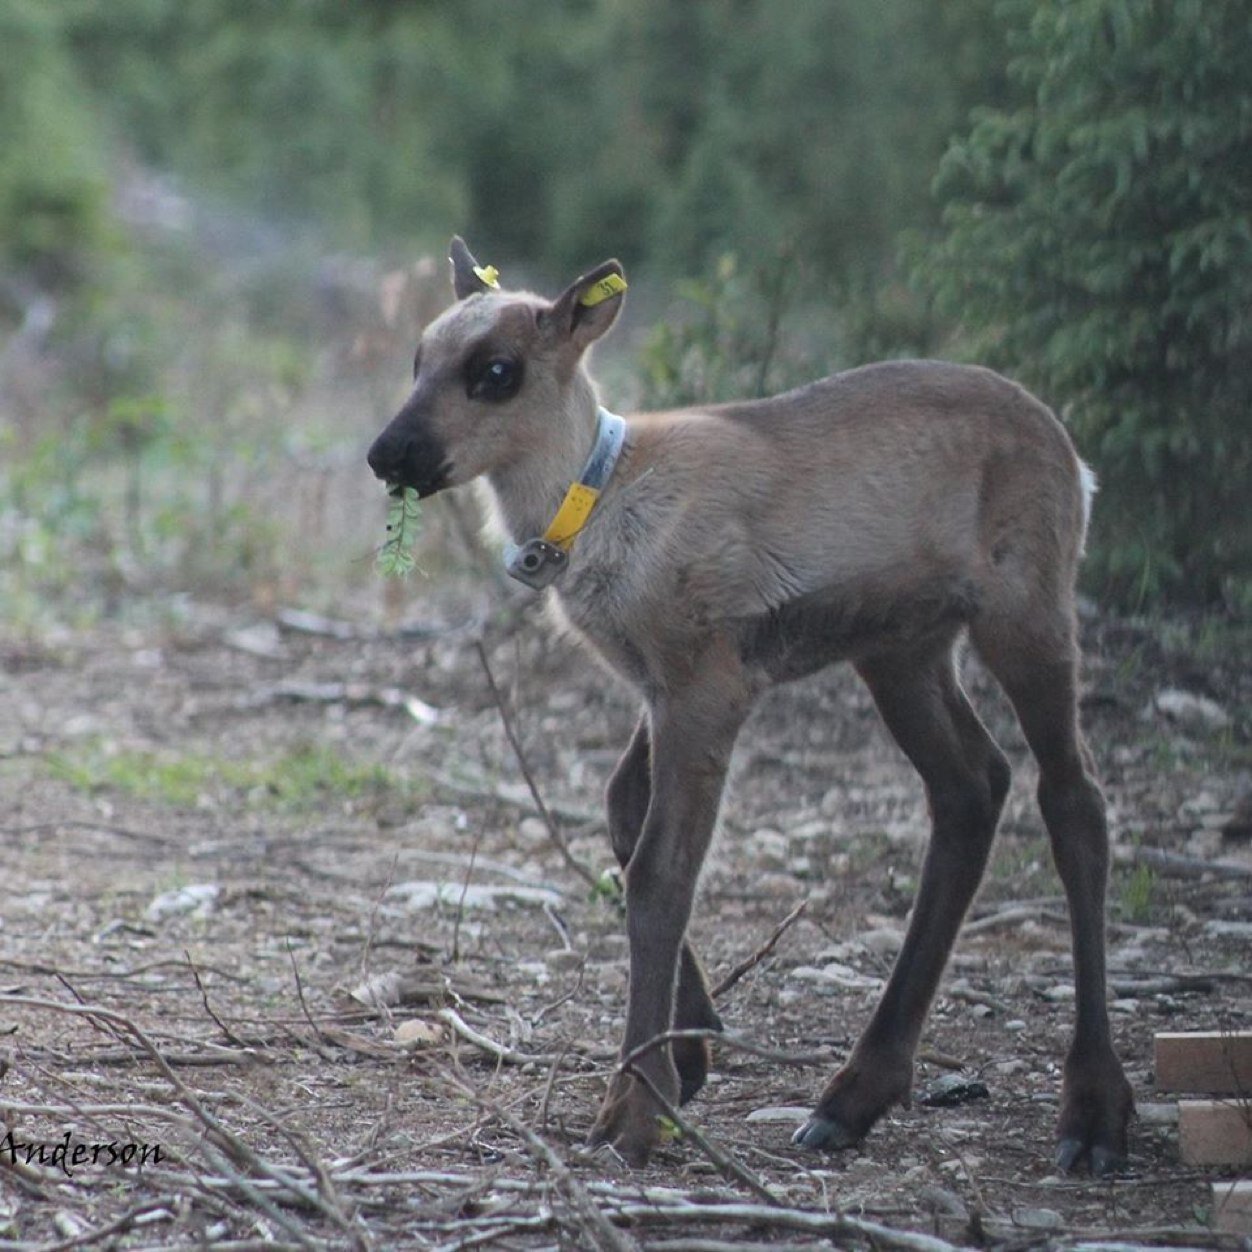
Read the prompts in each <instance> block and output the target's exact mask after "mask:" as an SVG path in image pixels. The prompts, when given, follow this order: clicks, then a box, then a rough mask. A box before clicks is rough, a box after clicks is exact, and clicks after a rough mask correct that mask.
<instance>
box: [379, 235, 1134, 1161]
mask: <svg viewBox="0 0 1252 1252" xmlns="http://www.w3.org/2000/svg"><path fill="white" fill-rule="evenodd" d="M451 252H452V255H451V260H452V272H453V289H454V292H455V294H456V297H457V300H456V302H455V303H454V304H453V305H452V307H451V308H449V309H448V310H447V311H446V312H444V313H443V314H442V315H441V316H440V317H439V318H438V319H437V320H436V321H434V322H433V323H432V324H431V325H430V326H429V327H428V328H427V329H426V331H425V333H424V334H423V335H422V339H421V344H420V346H419V348H418V352H417V359H416V361H415V363H414V381H413V389H412V392H411V394H410V396H409V398H408V400H407V401H406V402H405V404H404V406H403V407H402V408H401V410H400V412H399V413H398V414H397V415H396V417H395V418H394V419H393V420H392V422H391V423H390V425H388V426H387V428H386V429H385V430H384V431H383V432H382V434H380V435H379V437H378V439H377V440H376V441H375V443H374V445H373V447H372V448H371V449H370V452H369V464H370V466H371V468H372V469H373V470H374V472H375V473H376V474H377V475H378V476H379V477H380V478H382V479H384V480H386V481H387V482H388V483H390V484H392V485H399V486H409V487H414V488H416V489H417V491H418V492H419V493H420V494H421V495H423V496H428V495H431V494H433V493H434V492H437V491H440V490H442V489H443V488H445V487H453V486H456V485H458V484H461V483H467V482H469V481H471V480H472V479H477V478H483V479H485V480H486V485H487V487H488V488H489V492H488V496H489V500H490V503H491V505H492V506H493V508H494V513H495V519H496V522H497V523H498V525H499V528H500V529H501V530H502V531H503V533H504V535H505V536H506V537H507V539H508V540H509V541H510V542H509V545H508V547H507V548H506V558H505V559H506V564H507V566H508V568H509V570H510V572H511V573H513V574H514V575H515V576H517V577H518V578H520V579H522V581H524V582H527V583H529V584H530V585H531V586H534V587H542V586H546V585H548V584H552V588H553V591H554V597H553V598H554V602H555V607H556V609H557V610H558V611H559V613H560V614H561V615H562V616H563V617H564V618H565V619H566V621H567V622H568V624H569V625H571V626H572V627H573V628H574V630H575V631H576V632H577V633H578V634H579V635H581V636H582V638H583V639H584V640H586V642H587V643H589V644H590V646H591V647H592V648H593V649H594V650H595V651H596V652H597V653H598V654H599V656H600V657H601V658H602V659H603V660H604V661H605V662H606V663H607V664H608V666H609V667H610V668H612V669H613V670H615V671H616V672H617V673H618V674H619V675H621V676H622V678H624V679H625V680H626V682H628V683H629V684H630V685H631V686H632V687H633V688H634V689H635V690H636V691H637V692H638V693H639V695H640V696H641V697H642V700H643V713H642V716H641V718H640V720H639V723H638V726H637V728H636V730H635V732H634V736H633V738H632V739H631V742H630V746H629V747H628V748H627V749H626V752H625V755H624V756H623V757H622V759H621V761H620V763H619V764H618V766H617V768H616V770H615V771H614V773H613V776H612V779H611V781H610V783H609V786H608V795H607V800H608V825H609V833H610V836H611V838H612V843H613V850H614V852H615V854H616V856H617V859H618V860H619V861H620V862H621V864H622V866H623V868H624V870H625V882H626V917H627V929H628V932H629V940H630V983H629V992H628V1000H627V1008H626V1027H625V1036H624V1039H623V1042H622V1048H623V1055H625V1054H627V1053H631V1052H633V1051H635V1050H636V1049H639V1048H641V1046H642V1045H645V1044H647V1043H648V1041H649V1040H653V1039H655V1037H656V1036H658V1035H660V1034H662V1033H664V1032H666V1031H668V1030H670V1029H682V1028H698V1027H706V1028H712V1029H714V1030H716V1029H719V1028H720V1022H719V1019H718V1016H717V1013H716V1012H715V1010H714V1008H713V1004H712V1002H711V1000H710V997H709V992H708V988H707V985H706V982H705V977H704V973H703V971H702V968H701V965H700V962H699V960H698V959H697V957H696V954H695V953H694V952H693V951H692V948H691V946H690V944H689V943H688V941H687V939H686V931H687V923H688V919H689V917H690V914H691V908H692V901H693V898H694V895H695V891H696V882H697V879H698V877H699V874H700V867H701V863H702V862H703V860H704V856H705V852H706V850H707V849H708V846H709V841H710V839H711V837H712V835H713V829H714V825H715V823H716V820H717V812H718V806H719V804H720V799H721V794H722V789H723V783H724V781H725V778H726V770H727V766H728V764H729V762H730V756H731V749H732V747H733V745H734V742H735V737H736V735H737V733H738V731H739V729H740V727H741V726H742V725H743V723H744V720H745V718H747V716H748V713H749V711H750V710H751V708H752V706H753V702H754V701H755V700H756V698H757V697H758V696H759V695H760V694H761V692H762V691H764V690H765V689H766V688H768V687H770V686H771V685H772V684H774V683H778V682H782V681H785V680H789V679H794V678H799V677H802V676H804V675H807V674H811V673H813V672H815V671H817V670H818V669H820V668H822V667H823V666H826V665H828V664H830V663H832V662H835V661H850V662H851V663H852V664H853V665H854V666H855V667H856V670H857V672H858V673H859V674H860V676H861V678H862V679H863V680H864V681H865V683H866V685H867V686H868V687H869V690H870V692H871V693H872V694H873V698H874V700H875V702H876V703H877V706H878V709H879V711H880V713H881V715H882V718H883V721H884V722H885V723H886V725H887V728H888V729H889V730H890V732H891V734H892V735H893V736H894V737H895V740H896V742H897V743H898V744H899V745H900V747H901V748H902V749H903V751H904V753H905V755H906V756H907V757H908V759H909V760H910V761H911V762H912V763H913V765H914V766H915V767H916V769H917V771H918V773H919V774H920V775H921V778H922V781H923V783H924V784H925V788H926V795H927V798H928V800H929V807H930V814H931V820H932V832H931V838H930V844H929V848H928V851H927V854H926V858H925V864H924V868H923V871H922V876H921V886H920V888H919V891H918V896H917V901H916V904H915V906H914V908H913V912H912V916H911V919H910V921H909V925H908V932H907V935H906V937H905V940H904V945H903V947H902V949H901V951H900V955H899V958H898V960H897V961H896V963H895V967H894V969H893V970H892V973H891V977H890V981H889V982H888V984H887V987H886V990H885V991H884V993H883V995H882V999H881V1000H880V1002H879V1003H878V1006H877V1008H876V1009H875V1011H874V1014H873V1016H872V1018H871V1019H870V1022H869V1024H868V1025H867V1026H866V1028H865V1030H864V1032H863V1034H862V1035H861V1036H860V1038H859V1040H858V1041H857V1043H856V1046H855V1047H854V1048H853V1050H852V1053H851V1055H850V1056H849V1057H848V1059H847V1063H846V1064H845V1065H844V1066H843V1068H842V1069H840V1070H839V1071H838V1072H837V1073H836V1074H835V1075H834V1077H833V1078H832V1079H831V1080H830V1082H829V1084H828V1085H827V1087H826V1089H825V1090H824V1091H823V1092H822V1095H821V1098H820V1099H819V1100H818V1103H817V1107H816V1109H815V1110H814V1112H813V1114H812V1116H811V1117H810V1118H809V1120H808V1121H807V1123H806V1124H805V1125H804V1126H802V1127H801V1128H800V1130H799V1131H798V1132H797V1133H796V1135H795V1137H794V1141H795V1142H796V1143H797V1144H799V1145H801V1146H803V1147H806V1148H813V1149H820V1148H841V1147H846V1146H849V1145H852V1144H856V1143H858V1142H859V1141H860V1140H861V1139H862V1138H863V1137H864V1136H865V1134H866V1133H867V1132H868V1131H869V1129H870V1127H871V1126H872V1125H873V1124H874V1122H875V1121H877V1119H878V1118H879V1117H881V1116H882V1115H883V1113H884V1112H885V1111H886V1110H887V1109H889V1108H890V1107H891V1106H892V1105H893V1104H896V1103H900V1102H907V1100H908V1097H909V1092H910V1086H911V1081H912V1069H913V1055H914V1051H915V1049H916V1046H917V1042H918V1038H919V1035H920V1033H921V1029H922V1023H923V1020H924V1019H925V1016H926V1012H927V1009H928V1007H929V1005H930V1001H931V999H932V997H933V995H934V993H935V988H936V985H937V984H938V982H939V978H940V975H941V974H942V972H943V968H944V964H945V962H946V960H947V957H948V953H949V951H950V949H951V947H952V944H953V941H954V940H955V938H956V936H957V932H958V931H959V929H960V927H961V922H962V919H963V917H964V916H965V912H966V909H967V907H968V905H969V903H970V900H971V899H972V897H973V895H974V892H975V890H976V888H977V887H978V883H979V880H980V878H981V876H982V873H983V869H984V867H985V865H986V862H987V855H988V852H989V849H990V847H991V842H992V838H993V835H994V833H995V829H996V823H997V821H998V819H999V815H1000V810H1001V807H1002V805H1003V803H1004V798H1005V793H1006V792H1007V790H1008V786H1009V765H1008V762H1007V761H1006V759H1005V757H1004V754H1003V753H1002V752H1001V751H1000V749H999V748H998V747H997V746H996V744H995V743H994V742H993V740H992V739H991V737H990V735H989V734H988V733H987V731H986V729H985V728H984V726H983V724H982V722H981V721H980V720H979V718H978V716H977V714H976V713H975V712H974V710H973V708H972V707H971V706H970V703H969V701H968V699H967V698H966V696H965V693H964V691H963V690H962V688H961V684H960V680H959V677H958V673H957V666H956V663H955V659H954V651H955V647H956V644H957V642H958V639H959V637H960V636H962V635H963V634H964V635H967V636H968V638H969V641H970V643H971V644H972V646H973V647H974V648H975V649H976V650H977V652H978V654H979V655H980V656H981V657H982V659H983V660H984V662H985V663H986V665H987V667H988V669H989V670H990V671H991V673H992V674H994V675H995V677H996V679H997V681H998V682H999V683H1000V684H1001V685H1002V686H1003V688H1004V690H1005V691H1006V693H1007V694H1008V697H1009V699H1010V700H1011V701H1012V704H1013V707H1014V709H1015V710H1016V713H1017V716H1018V719H1019V720H1020V723H1021V727H1022V730H1023V732H1024V734H1025V737H1026V740H1027V742H1028V743H1029V745H1030V749H1031V751H1032V752H1033V754H1034V756H1035V758H1036V760H1037V761H1038V766H1039V786H1038V798H1039V805H1040V808H1041V810H1042V813H1043V819H1044V822H1045V824H1046V826H1047V830H1048V834H1049V836H1050V839H1051V844H1052V851H1053V855H1054V857H1055V860H1056V865H1057V868H1058V870H1059V871H1060V876H1061V879H1062V881H1063V883H1064V886H1065V892H1066V895H1067V897H1068V900H1069V908H1070V917H1071V925H1072V932H1073V953H1074V972H1075V982H1076V988H1077V1024H1076V1029H1075V1033H1074V1038H1073V1042H1072V1045H1071V1047H1070V1049H1069V1054H1068V1056H1067V1058H1066V1061H1065V1067H1064V1076H1063V1087H1062V1093H1061V1105H1060V1119H1059V1123H1058V1131H1057V1133H1058V1147H1057V1152H1056V1159H1057V1162H1058V1164H1059V1165H1060V1166H1061V1167H1062V1168H1064V1169H1070V1168H1073V1167H1075V1166H1076V1165H1078V1164H1079V1163H1080V1162H1084V1161H1085V1162H1088V1163H1089V1164H1090V1166H1091V1168H1092V1170H1093V1171H1094V1172H1096V1173H1104V1172H1107V1171H1110V1170H1112V1169H1115V1168H1116V1167H1117V1165H1118V1164H1119V1163H1120V1162H1121V1161H1122V1160H1123V1159H1124V1157H1125V1153H1126V1124H1127V1121H1128V1120H1129V1117H1130V1114H1131V1111H1132V1099H1131V1092H1130V1087H1129V1084H1128V1083H1127V1081H1126V1079H1125V1076H1124V1075H1123V1073H1122V1068H1121V1065H1120V1064H1119V1062H1118V1060H1117V1057H1116V1055H1115V1054H1114V1051H1113V1047H1112V1043H1111V1039H1110V1033H1109V1023H1108V1015H1107V1011H1106V1007H1105V953H1104V912H1103V911H1104V896H1105V882H1106V878H1107V863H1108V835H1107V830H1106V825H1105V810H1104V801H1103V797H1102V795H1101V792H1100V788H1099V786H1098V785H1097V783H1096V781H1095V779H1094V777H1093V774H1092V764H1091V757H1090V754H1089V752H1088V750H1087V747H1086V745H1085V743H1084V742H1083V738H1082V734H1081V731H1080V729H1079V725H1078V715H1077V709H1078V704H1077V684H1078V663H1079V656H1078V648H1077V644H1076V638H1075V636H1076V631H1075V613H1074V577H1075V571H1076V568H1077V566H1078V562H1079V558H1080V555H1081V552H1082V547H1083V538H1084V532H1085V529H1086V524H1087V515H1088V511H1089V506H1090V497H1091V491H1092V488H1093V485H1094V483H1093V479H1092V477H1091V475H1090V474H1089V472H1088V471H1087V470H1086V468H1085V467H1084V466H1083V465H1082V464H1081V463H1080V462H1079V460H1078V458H1077V456H1076V455H1075V453H1074V448H1073V446H1072V444H1071V442H1070V440H1069V437H1068V436H1067V434H1066V432H1065V430H1064V429H1063V428H1062V426H1061V424H1060V422H1058V421H1057V419H1056V418H1055V417H1054V416H1053V415H1052V413H1051V412H1050V411H1049V410H1048V409H1047V408H1046V407H1045V406H1044V405H1043V404H1041V403H1040V402H1039V401H1038V400H1036V399H1034V398H1033V397H1032V396H1031V395H1029V394H1028V393H1027V392H1026V391H1024V390H1023V389H1022V388H1021V387H1019V386H1017V385H1015V384H1014V383H1012V382H1009V381H1008V380H1006V379H1004V378H1002V377H1000V376H999V375H997V374H994V373H991V372H990V371H988V370H985V369H977V368H973V367H967V366H960V365H950V364H944V363H941V362H936V361H895V362H890V363H887V364H881V365H870V366H866V367H864V368H861V369H853V370H849V371H847V372H846V373H842V374H836V375H835V376H834V377H831V378H825V379H822V380H821V381H819V382H815V383H812V384H811V385H809V386H806V387H801V388H799V389H797V390H794V391H789V392H786V393H785V394H783V395H778V396H774V397H772V398H769V399H763V400H753V401H746V402H741V403H734V404H719V405H710V406H699V407H695V408H690V409H682V410H678V411H673V412H664V413H647V414H641V415H638V416H634V417H631V418H630V420H629V421H625V422H623V421H622V419H620V418H617V417H614V416H613V415H612V414H610V413H608V412H607V411H606V410H605V409H603V408H601V407H600V405H599V402H598V399H597V393H596V389H595V387H594V385H593V383H592V381H591V378H590V377H589V375H588V373H587V369H586V363H585V360H584V357H585V354H586V352H587V349H588V348H589V347H590V346H591V345H592V344H593V343H594V342H595V341H596V340H597V339H599V338H600V336H601V335H603V334H604V333H605V331H607V330H608V329H609V327H610V326H612V324H613V322H614V321H615V319H616V317H617V314H618V311H619V309H620V306H621V303H622V299H623V295H622V293H623V291H624V290H625V286H626V284H625V281H624V278H623V275H622V269H621V266H620V265H618V263H617V262H616V261H607V262H605V263H604V264H603V265H601V266H599V267H598V268H597V269H595V270H593V271H591V272H590V273H588V274H585V275H583V276H582V277H581V278H579V279H577V280H576V281H575V282H574V283H573V284H572V285H571V286H570V287H569V288H568V289H567V290H566V291H565V292H564V294H562V295H561V296H560V297H559V298H558V299H557V300H556V301H555V302H550V301H548V300H545V299H542V298H540V297H538V296H535V295H531V294H528V293H520V292H505V291H503V290H501V289H500V288H499V286H498V284H497V282H496V275H495V272H494V271H493V270H491V269H483V268H482V267H480V266H478V265H477V264H476V263H475V261H474V259H473V257H472V256H471V255H470V253H469V251H468V250H467V249H466V247H465V244H464V243H463V242H462V241H461V240H460V239H454V240H453V241H452V250H451ZM708 1063H709V1058H708V1054H707V1050H706V1047H705V1045H704V1043H703V1042H702V1041H699V1042H692V1041H690V1040H680V1041H673V1042H671V1043H670V1045H669V1046H657V1047H654V1048H652V1050H651V1051H647V1052H646V1054H645V1055H644V1057H643V1059H641V1060H639V1061H637V1062H636V1065H637V1067H638V1069H639V1070H641V1071H643V1073H644V1074H646V1075H647V1078H648V1080H649V1081H650V1082H651V1084H653V1085H654V1086H655V1088H656V1089H657V1090H658V1091H659V1092H660V1093H661V1094H662V1095H663V1096H664V1097H666V1098H667V1099H668V1100H671V1101H677V1100H680V1099H681V1100H686V1099H689V1098H690V1097H691V1096H692V1095H694V1094H695V1092H696V1091H697V1090H698V1089H699V1088H700V1086H701V1085H702V1083H703V1082H704V1080H705V1077H706V1074H707V1070H708ZM658 1109H659V1105H658V1104H657V1102H656V1100H655V1098H654V1096H653V1094H652V1093H651V1091H650V1090H649V1089H648V1086H647V1084H646V1083H644V1082H641V1081H640V1079H639V1078H638V1077H637V1076H636V1074H635V1073H633V1072H631V1070H629V1069H627V1070H626V1071H625V1072H619V1073H618V1074H617V1075H616V1076H615V1077H614V1078H613V1080H612V1081H611V1082H610V1085H609V1089H608V1092H607V1094H606V1096H605V1099H604V1102H603V1105H602V1107H601V1109H600V1112H599V1115H598V1116H597V1118H596V1121H595V1124H594V1126H593V1128H592V1131H591V1140H592V1142H593V1143H609V1144H612V1145H613V1146H614V1147H615V1148H616V1149H617V1150H618V1151H619V1152H620V1153H621V1154H622V1155H623V1156H624V1157H625V1158H626V1159H627V1160H628V1161H630V1162H632V1163H640V1164H641V1163H643V1162H645V1161H646V1160H647V1159H648V1156H649V1154H650V1152H651V1151H652V1149H653V1147H654V1146H655V1145H656V1144H657V1142H658V1140H659V1137H660V1126H659V1124H658Z"/></svg>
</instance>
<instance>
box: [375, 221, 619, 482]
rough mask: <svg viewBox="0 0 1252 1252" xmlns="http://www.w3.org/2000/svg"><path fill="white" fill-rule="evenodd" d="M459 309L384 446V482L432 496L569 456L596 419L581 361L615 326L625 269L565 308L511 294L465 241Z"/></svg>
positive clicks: (606, 271)
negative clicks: (565, 451)
mask: <svg viewBox="0 0 1252 1252" xmlns="http://www.w3.org/2000/svg"><path fill="white" fill-rule="evenodd" d="M450 259H451V262H452V289H453V291H454V293H455V295H456V301H455V303H454V304H453V305H452V306H451V307H450V308H448V309H447V310H446V311H445V312H444V313H442V314H441V315H440V316H439V317H438V318H436V319H435V321H433V322H432V323H431V324H430V325H429V326H428V327H427V328H426V330H425V332H424V333H423V335H422V339H421V343H420V344H419V345H418V349H417V356H416V358H415V359H414V362H413V389H412V391H411V392H410V393H409V397H408V399H407V400H406V401H405V403H404V405H403V407H402V408H401V409H400V411H399V413H397V414H396V416H395V417H394V418H392V420H391V422H390V423H389V424H388V425H387V427H386V429H385V430H384V431H383V432H382V434H380V435H379V436H378V438H377V439H376V440H375V441H374V444H373V446H372V447H371V448H370V450H369V456H368V461H369V466H370V468H371V469H372V470H373V471H374V473H375V474H377V475H378V477H379V478H381V479H384V480H385V481H386V482H388V483H391V484H393V485H396V486H402V487H413V488H415V489H416V490H417V492H418V494H419V495H422V496H429V495H433V494H434V493H435V492H436V491H441V490H442V489H443V488H445V487H455V486H459V485H460V484H462V483H467V482H470V481H471V480H472V479H475V478H477V477H479V476H480V475H483V474H486V475H491V474H494V473H500V472H504V471H505V470H507V469H508V468H509V467H510V466H511V465H515V464H518V463H519V462H522V461H525V460H526V459H527V458H530V457H535V456H543V455H544V453H545V451H547V450H549V449H554V448H560V447H562V446H566V447H567V446H568V445H569V441H570V440H571V438H572V437H573V436H572V430H573V429H574V428H576V424H577V423H578V422H579V420H580V415H581V420H582V421H583V422H584V423H585V421H586V419H587V415H588V414H593V413H594V410H595V393H594V391H593V389H592V385H591V382H590V380H589V379H588V377H587V375H586V373H585V372H584V370H583V369H582V360H583V354H584V353H585V352H586V350H587V348H588V347H589V346H590V345H591V344H592V343H594V342H595V340H597V339H598V338H599V337H600V336H601V335H603V334H604V332H605V331H606V330H608V329H609V327H610V326H612V324H613V322H614V321H615V320H616V318H617V314H618V311H619V309H620V307H621V303H622V292H623V291H624V290H625V283H624V282H623V281H621V279H622V267H621V266H620V265H619V264H618V262H617V261H605V262H604V263H603V264H602V265H599V266H597V267H596V268H595V269H594V270H591V271H590V272H589V273H587V274H584V275H582V276H581V277H580V278H577V279H575V281H574V282H573V283H571V284H570V286H569V287H567V288H566V290H565V291H564V292H563V293H562V294H561V295H560V296H559V297H558V298H557V299H556V300H555V301H548V300H545V299H543V298H542V297H540V296H536V295H532V294H530V293H529V292H508V291H502V290H501V289H500V288H499V287H498V286H497V285H496V281H495V274H494V271H492V270H486V269H483V268H482V267H481V266H479V265H478V264H477V263H476V262H475V260H474V258H473V256H471V255H470V251H469V249H468V248H467V247H466V246H465V243H464V241H462V240H461V239H460V238H454V239H453V240H452V247H451V256H450Z"/></svg>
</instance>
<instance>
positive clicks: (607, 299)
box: [539, 261, 626, 352]
mask: <svg viewBox="0 0 1252 1252" xmlns="http://www.w3.org/2000/svg"><path fill="white" fill-rule="evenodd" d="M625 292H626V278H625V276H624V272H623V270H622V266H621V262H620V261H605V262H604V263H603V264H602V265H597V266H596V268H595V269H593V270H591V271H589V272H588V273H586V274H583V275H581V276H580V277H578V278H576V279H574V281H573V282H572V283H570V285H569V286H568V287H567V288H566V289H565V290H564V291H563V292H562V293H561V294H560V295H559V296H558V297H557V298H556V300H555V301H554V302H553V304H552V307H551V308H549V309H545V310H544V311H543V312H542V313H541V314H540V317H539V321H540V325H541V327H542V328H543V329H544V330H545V331H546V332H547V333H548V334H549V335H552V336H554V337H555V338H556V339H557V340H558V341H561V342H568V343H569V344H570V345H571V346H572V347H574V348H575V349H576V350H577V351H579V352H582V351H584V350H585V349H586V348H588V347H589V346H590V345H591V344H593V343H594V342H595V341H596V340H597V339H599V338H600V336H601V335H603V334H604V333H605V331H607V330H608V329H609V327H610V326H612V325H613V323H614V322H615V321H617V315H618V313H620V312H621V308H622V300H623V298H624V296H625Z"/></svg>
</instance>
